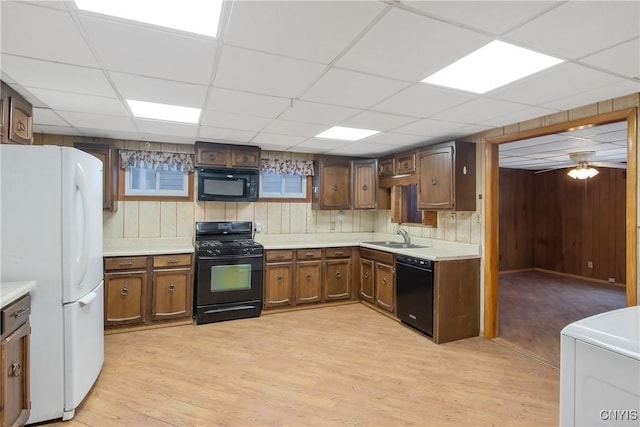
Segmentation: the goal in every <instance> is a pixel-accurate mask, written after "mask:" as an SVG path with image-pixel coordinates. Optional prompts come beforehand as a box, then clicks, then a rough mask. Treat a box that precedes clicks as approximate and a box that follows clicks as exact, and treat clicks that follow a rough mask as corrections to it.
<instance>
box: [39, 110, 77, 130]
mask: <svg viewBox="0 0 640 427" xmlns="http://www.w3.org/2000/svg"><path fill="white" fill-rule="evenodd" d="M33 124H34V126H35V125H36V124H37V125H52V126H69V124H68V123H67V122H65V121H64V120H63V119H62V118H61V117H60V116H59V115H57V114H56V113H55V112H54V111H53V110H50V109H47V108H34V109H33Z"/></svg>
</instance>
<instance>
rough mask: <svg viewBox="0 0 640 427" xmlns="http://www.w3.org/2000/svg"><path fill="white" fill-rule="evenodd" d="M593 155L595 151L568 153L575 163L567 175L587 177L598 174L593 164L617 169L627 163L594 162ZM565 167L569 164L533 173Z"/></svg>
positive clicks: (624, 166) (622, 167)
mask: <svg viewBox="0 0 640 427" xmlns="http://www.w3.org/2000/svg"><path fill="white" fill-rule="evenodd" d="M595 155H596V152H595V151H576V152H573V153H569V159H570V160H571V161H572V162H573V163H576V165H575V166H574V167H573V168H572V169H571V170H570V171H569V172H568V173H567V175H569V176H570V177H571V178H574V179H587V178H593V177H594V176H596V175H597V174H598V170H597V169H595V168H594V167H593V166H600V167H603V168H617V169H626V168H627V164H626V163H622V162H594V161H593V158H594V157H595ZM566 167H570V166H557V167H555V168H550V169H544V170H540V171H536V172H535V173H543V172H549V171H552V170H557V169H564V168H566Z"/></svg>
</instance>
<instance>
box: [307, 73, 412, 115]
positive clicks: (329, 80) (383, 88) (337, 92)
mask: <svg viewBox="0 0 640 427" xmlns="http://www.w3.org/2000/svg"><path fill="white" fill-rule="evenodd" d="M407 86H408V84H407V83H404V82H400V81H398V80H391V79H387V78H383V77H376V76H371V75H368V74H363V73H357V72H354V71H348V70H341V69H338V68H332V69H330V70H329V71H328V72H327V73H326V74H325V75H324V76H322V78H321V79H320V80H318V82H317V83H316V84H314V85H313V86H312V87H311V88H310V89H309V90H308V91H307V92H305V94H304V95H303V96H302V99H304V100H308V101H315V102H321V103H325V104H334V105H343V106H346V107H353V108H369V107H370V106H372V105H374V104H376V103H378V102H380V101H381V100H383V99H385V98H386V97H388V96H390V95H393V94H394V93H396V92H398V91H400V90H402V89H404V88H405V87H407Z"/></svg>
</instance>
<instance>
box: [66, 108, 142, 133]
mask: <svg viewBox="0 0 640 427" xmlns="http://www.w3.org/2000/svg"><path fill="white" fill-rule="evenodd" d="M58 113H59V114H60V116H62V118H63V119H65V120H66V121H67V122H69V123H71V125H72V126H73V127H77V128H86V129H103V130H109V129H119V130H123V131H127V132H135V131H136V128H135V127H134V126H133V123H132V121H131V119H129V118H128V117H118V116H106V115H104V114H87V113H78V112H74V111H58Z"/></svg>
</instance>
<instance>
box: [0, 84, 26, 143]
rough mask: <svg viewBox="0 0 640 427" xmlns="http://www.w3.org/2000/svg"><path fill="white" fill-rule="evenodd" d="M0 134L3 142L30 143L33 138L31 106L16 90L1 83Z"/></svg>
mask: <svg viewBox="0 0 640 427" xmlns="http://www.w3.org/2000/svg"><path fill="white" fill-rule="evenodd" d="M1 86H2V89H1V92H2V94H1V96H0V104H1V105H0V109H1V110H2V118H1V119H0V121H1V126H0V134H1V135H0V136H1V138H2V142H3V143H8V144H12V143H15V144H31V143H32V140H33V108H32V107H31V104H29V103H28V102H27V101H26V100H25V99H24V98H23V97H22V96H21V95H20V94H19V93H18V92H16V91H15V90H13V89H11V88H10V87H9V86H8V85H7V84H5V83H4V82H3V83H2V85H1Z"/></svg>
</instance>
